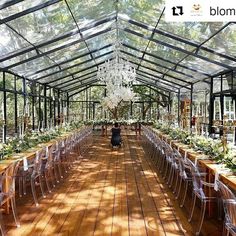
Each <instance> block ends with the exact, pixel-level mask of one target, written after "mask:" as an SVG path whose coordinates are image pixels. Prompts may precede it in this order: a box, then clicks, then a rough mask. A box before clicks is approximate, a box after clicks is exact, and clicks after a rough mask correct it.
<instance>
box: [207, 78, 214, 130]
mask: <svg viewBox="0 0 236 236" xmlns="http://www.w3.org/2000/svg"><path fill="white" fill-rule="evenodd" d="M209 99H210V101H209V126H208V131H209V134H212V133H213V128H212V125H213V113H214V96H213V77H211V84H210V95H209Z"/></svg>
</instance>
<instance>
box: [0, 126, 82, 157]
mask: <svg viewBox="0 0 236 236" xmlns="http://www.w3.org/2000/svg"><path fill="white" fill-rule="evenodd" d="M82 125H83V123H70V124H66V125H63V126H56V127H54V129H49V130H46V129H45V130H40V131H31V132H26V133H25V135H24V137H14V138H9V139H7V142H6V143H1V144H0V160H4V159H7V158H9V157H10V156H12V155H13V154H14V153H21V152H25V151H26V150H28V149H30V148H33V147H36V146H37V145H38V144H40V143H47V142H49V141H50V140H53V139H55V138H57V137H59V136H60V135H63V134H64V133H66V132H70V131H72V130H76V129H78V128H80V127H81V126H82Z"/></svg>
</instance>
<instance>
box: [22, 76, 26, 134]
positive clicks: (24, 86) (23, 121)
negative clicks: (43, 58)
mask: <svg viewBox="0 0 236 236" xmlns="http://www.w3.org/2000/svg"><path fill="white" fill-rule="evenodd" d="M23 96H24V105H23V119H22V123H23V124H22V136H23V133H25V132H24V131H25V129H26V124H25V119H26V80H25V78H23Z"/></svg>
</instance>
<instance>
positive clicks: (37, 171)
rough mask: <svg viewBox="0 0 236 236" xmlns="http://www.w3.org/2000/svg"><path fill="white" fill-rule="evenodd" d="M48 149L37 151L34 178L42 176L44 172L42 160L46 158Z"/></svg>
mask: <svg viewBox="0 0 236 236" xmlns="http://www.w3.org/2000/svg"><path fill="white" fill-rule="evenodd" d="M46 155H47V154H46V148H45V147H43V148H42V149H41V150H39V151H37V152H36V154H35V158H34V169H33V173H32V176H34V175H39V174H41V171H42V164H43V163H42V158H44V157H46Z"/></svg>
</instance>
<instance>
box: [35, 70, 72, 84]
mask: <svg viewBox="0 0 236 236" xmlns="http://www.w3.org/2000/svg"><path fill="white" fill-rule="evenodd" d="M68 75H70V74H69V73H68V71H61V72H59V73H56V74H54V75H51V76H47V77H45V78H42V79H41V80H40V82H42V83H48V82H50V81H53V80H55V79H58V78H61V77H64V76H68Z"/></svg>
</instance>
